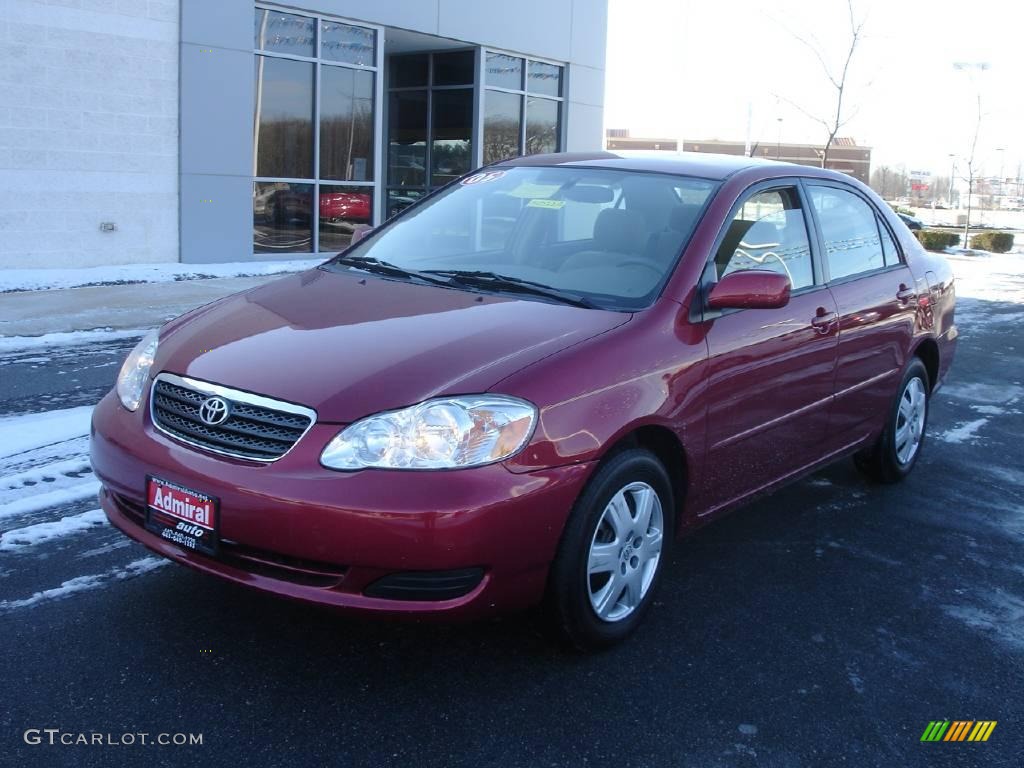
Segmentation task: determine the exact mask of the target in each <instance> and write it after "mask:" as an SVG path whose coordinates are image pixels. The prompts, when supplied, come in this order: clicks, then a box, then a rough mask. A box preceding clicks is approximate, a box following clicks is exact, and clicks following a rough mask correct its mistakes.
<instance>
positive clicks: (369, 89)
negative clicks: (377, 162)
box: [320, 65, 374, 181]
mask: <svg viewBox="0 0 1024 768" xmlns="http://www.w3.org/2000/svg"><path fill="white" fill-rule="evenodd" d="M373 78H374V73H373V72H366V71H363V70H358V69H349V68H347V67H332V66H329V65H321V69H320V178H322V179H336V180H338V181H372V180H373Z"/></svg>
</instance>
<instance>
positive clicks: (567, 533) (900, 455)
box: [91, 152, 957, 704]
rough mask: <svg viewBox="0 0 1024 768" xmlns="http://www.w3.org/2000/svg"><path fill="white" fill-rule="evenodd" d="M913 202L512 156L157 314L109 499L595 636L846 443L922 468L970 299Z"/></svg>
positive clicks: (196, 546)
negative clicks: (677, 544) (692, 545)
mask: <svg viewBox="0 0 1024 768" xmlns="http://www.w3.org/2000/svg"><path fill="white" fill-rule="evenodd" d="M278 200H279V202H280V203H281V208H280V209H279V210H280V211H281V215H285V214H286V213H287V214H288V215H293V214H292V213H290V212H291V211H292V210H293V209H294V210H299V209H300V208H303V206H305V210H308V198H307V199H306V201H305V202H303V201H302V200H301V198H286V197H284V196H279V198H278ZM267 202H270V201H269V200H268V201H267ZM285 203H288V206H287V208H286V207H285ZM300 203H301V205H300ZM275 204H277V203H275ZM368 204H369V201H368V200H364V199H362V198H360V196H359V194H357V193H352V194H351V195H347V194H339V195H337V196H334V197H331V198H330V199H329V200H328V202H327V203H326V204H325V205H326V213H328V214H331V215H334V214H335V213H337V215H346V216H350V217H359V216H362V217H365V216H366V215H368ZM272 212H273V213H274V215H277V211H275V210H274V209H273V208H272ZM294 215H297V214H294ZM896 221H897V218H896V216H895V215H894V212H893V211H892V210H891V209H890V208H889V206H887V205H886V204H885V203H883V202H882V201H881V200H880V199H879V198H878V196H877V195H875V194H874V193H873V192H872V191H871V190H870V189H868V188H867V187H865V186H864V185H863V184H860V183H859V182H857V181H855V180H853V179H851V178H850V177H848V176H846V175H844V174H840V173H836V172H833V171H828V170H824V169H821V168H810V167H804V166H798V165H788V164H785V163H774V162H762V161H758V160H753V159H750V158H746V157H735V158H728V157H718V156H715V155H701V154H683V155H674V154H670V153H659V152H654V153H651V154H649V155H633V154H629V155H619V154H616V153H612V152H597V153H593V154H582V153H577V154H567V155H535V156H531V157H526V158H520V159H517V160H511V161H508V162H503V163H500V164H497V165H491V166H488V167H487V168H486V169H484V170H482V171H480V172H477V173H474V174H468V175H466V176H463V177H461V178H460V179H458V180H457V181H456V182H455V183H453V184H451V185H449V186H448V187H446V188H444V189H443V190H440V191H438V192H437V193H435V194H434V195H432V196H431V197H430V198H428V199H426V200H424V201H422V202H420V203H419V204H417V205H415V206H413V207H411V208H408V209H407V210H405V211H404V212H402V213H399V214H398V215H397V216H395V217H394V218H392V219H391V220H389V221H388V222H387V223H385V224H383V225H382V226H380V227H379V228H377V229H376V230H373V231H372V232H370V233H369V234H368V235H366V236H365V237H362V238H358V239H353V244H352V245H351V246H350V247H349V248H348V249H347V250H346V251H344V252H343V253H341V254H339V255H338V256H336V257H335V258H333V259H331V260H329V261H327V262H326V263H324V264H322V265H320V266H319V267H317V268H315V269H312V270H310V271H308V272H305V273H303V274H299V275H293V276H290V277H287V278H284V279H282V280H279V281H277V282H274V283H269V284H266V285H263V286H260V287H259V288H255V289H252V290H249V291H246V292H244V293H241V294H237V295H235V296H230V297H227V298H224V299H221V300H220V301H217V302H214V303H212V304H207V305H206V306H204V307H201V308H199V309H195V310H192V311H191V312H189V313H188V314H186V315H184V316H182V317H180V318H178V319H176V320H173V321H171V322H170V323H168V324H167V325H165V326H164V327H163V328H161V329H159V330H155V331H153V332H152V333H150V334H149V335H147V336H146V337H145V338H144V339H143V340H142V341H141V342H140V343H139V345H138V346H137V347H136V349H135V350H134V351H133V352H132V353H131V354H130V355H129V356H128V358H127V360H126V361H125V363H124V366H123V368H122V369H121V373H120V375H119V376H118V380H117V385H116V387H115V389H114V391H113V392H111V393H110V394H108V395H107V396H106V397H105V398H104V399H103V401H102V402H101V403H100V404H99V405H98V406H97V407H96V410H95V412H94V415H93V436H92V441H91V450H92V466H93V468H94V470H95V472H96V475H97V476H98V477H99V479H100V481H101V482H102V484H103V489H102V491H101V492H100V500H101V504H102V506H103V509H104V510H105V511H106V514H107V516H108V517H109V519H110V521H111V522H112V523H113V525H115V526H116V527H117V528H119V529H120V530H122V531H123V532H124V533H125V534H127V535H128V536H130V537H131V538H133V539H136V540H137V541H140V542H141V543H143V544H144V545H145V546H147V547H149V548H150V549H151V550H153V551H154V552H156V553H158V554H160V555H163V556H164V557H167V558H170V559H171V560H174V561H177V562H179V563H182V564H184V565H188V566H191V567H192V568H195V569H197V570H199V571H202V572H204V573H207V574H210V575H211V576H217V577H220V578H222V579H226V580H228V581H232V582H235V583H237V584H243V585H246V586H248V587H251V588H255V589H258V590H262V591H263V592H265V593H269V594H274V595H279V596H285V597H292V598H297V599H302V600H305V601H308V602H311V603H319V604H322V605H328V606H333V607H335V608H339V609H345V610H349V611H356V612H361V613H364V614H374V615H389V614H399V615H404V616H413V617H424V616H428V615H432V616H436V617H441V618H455V617H470V616H482V615H490V614H492V613H496V612H500V611H505V612H507V611H514V610H517V609H522V608H525V607H528V606H530V605H533V604H536V603H541V602H543V603H544V604H545V606H546V608H547V611H546V615H547V617H548V620H549V621H550V622H551V623H552V625H553V627H554V628H555V629H557V630H558V631H559V632H560V633H561V634H562V635H563V636H564V637H565V638H566V639H567V640H568V641H569V642H570V643H571V644H572V645H574V646H576V647H579V648H599V647H604V646H608V645H611V644H613V643H615V642H617V641H619V640H622V639H623V638H625V637H626V636H627V635H628V634H629V633H630V632H631V631H632V630H633V629H634V628H635V627H636V626H637V625H638V624H639V623H640V622H641V620H642V619H643V617H644V615H645V613H646V612H647V611H648V610H649V609H650V608H651V607H652V606H653V605H654V604H655V603H654V594H655V591H656V589H657V586H658V583H659V581H660V580H661V577H662V575H663V572H664V571H665V565H666V562H667V561H668V557H667V555H668V553H669V550H670V549H671V547H672V544H673V541H674V540H675V538H676V536H677V535H679V534H682V533H683V532H685V531H688V530H693V529H695V528H697V527H699V526H701V525H703V524H705V523H707V522H708V521H710V520H712V519H714V518H716V517H719V516H720V515H722V514H723V513H725V512H726V511H728V510H730V509H732V508H734V507H736V506H738V505H739V504H741V503H743V502H745V501H748V500H750V499H752V498H754V497H755V496H758V495H759V494H762V493H764V492H767V491H770V490H773V489H775V488H778V487H780V486H782V485H783V484H785V483H788V482H791V481H793V480H794V479H795V478H798V477H800V476H802V475H805V474H807V473H809V472H812V471H814V470H816V469H817V468H819V467H821V466H823V465H825V464H827V463H829V462H832V461H834V460H836V459H838V458H840V457H843V456H851V455H852V456H854V458H855V461H856V463H857V466H858V467H860V469H861V470H863V471H864V472H865V473H867V474H868V475H870V476H871V477H874V478H876V479H877V480H880V481H883V482H895V481H898V480H901V479H903V478H904V477H906V476H907V475H908V474H909V473H910V472H911V470H912V469H913V468H914V465H915V462H916V461H917V459H918V457H919V455H920V454H921V449H922V446H923V445H924V441H925V430H926V426H927V418H928V407H929V400H930V397H931V395H932V393H933V392H934V391H935V390H936V388H938V387H939V386H940V384H941V383H942V381H943V379H944V376H945V374H946V372H947V371H948V370H949V367H950V364H951V362H952V360H953V355H954V349H955V346H956V338H957V329H956V325H955V322H954V300H955V299H954V292H953V276H952V272H951V270H950V267H949V265H948V264H947V263H946V261H945V259H944V258H943V257H942V256H940V255H938V254H932V253H928V252H926V251H925V250H924V249H923V248H922V247H921V244H920V243H918V242H917V240H916V239H915V238H914V237H913V236H911V235H910V233H909V232H907V230H906V228H905V227H903V226H902V225H897V224H896ZM931 490H933V489H929V487H928V486H927V485H926V484H925V483H922V484H921V485H920V486H919V487H917V488H915V489H912V490H908V491H907V492H906V493H905V494H904V495H905V497H906V498H907V499H908V500H910V501H908V503H912V504H917V505H919V506H924V507H927V505H928V504H930V503H932V501H933V495H932V496H930V495H929V493H930V491H931ZM779 524H781V523H779ZM773 577H777V574H773ZM780 578H781V577H780ZM820 578H825V577H824V576H823V575H822V576H820ZM676 581H677V582H678V581H679V580H676ZM793 583H794V585H796V584H798V583H799V578H798V575H797V574H796V573H794V582H793ZM193 588H195V589H199V588H200V585H199V582H194V583H193V582H191V581H189V582H187V583H186V582H181V583H178V584H176V585H175V589H177V590H178V591H180V590H181V589H186V590H188V589H193ZM172 591H174V590H172V589H170V588H168V589H161V590H158V591H156V592H154V593H152V594H151V595H149V596H148V599H150V600H162V599H165V598H166V597H167V596H168V594H170V593H171V592H172ZM218 594H220V593H218ZM228 597H229V598H230V596H228ZM674 597H675V598H676V599H679V600H688V599H689V600H693V601H694V608H695V609H699V604H700V597H701V596H700V595H696V596H695V595H692V594H679V595H675V596H674ZM666 599H667V598H666ZM175 605H177V603H175ZM755 618H756V617H755ZM720 639H722V638H720ZM623 696H624V697H625V699H624V700H625V701H626V702H627V704H628V701H629V700H630V699H629V696H630V694H629V692H628V690H627V691H624V692H623Z"/></svg>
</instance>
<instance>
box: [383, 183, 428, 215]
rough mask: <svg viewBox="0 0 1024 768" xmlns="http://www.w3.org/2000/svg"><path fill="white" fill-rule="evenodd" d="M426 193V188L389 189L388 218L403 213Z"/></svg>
mask: <svg viewBox="0 0 1024 768" xmlns="http://www.w3.org/2000/svg"><path fill="white" fill-rule="evenodd" d="M425 194H427V191H426V190H425V189H389V190H388V213H387V218H389V219H390V218H391V217H392V216H394V215H396V214H399V213H401V212H402V211H404V210H405V209H406V208H408V207H409V206H410V205H412V204H413V203H415V202H416V201H417V200H419V199H420V198H421V197H423V196H424V195H425Z"/></svg>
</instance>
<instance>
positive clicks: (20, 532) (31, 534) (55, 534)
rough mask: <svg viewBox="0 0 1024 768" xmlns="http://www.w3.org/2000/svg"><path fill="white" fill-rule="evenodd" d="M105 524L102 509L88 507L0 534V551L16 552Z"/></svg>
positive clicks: (105, 518) (105, 517)
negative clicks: (71, 513) (88, 508)
mask: <svg viewBox="0 0 1024 768" xmlns="http://www.w3.org/2000/svg"><path fill="white" fill-rule="evenodd" d="M106 524H107V516H106V514H105V513H104V512H103V510H102V509H90V510H89V511H88V512H82V513H81V514H78V515H68V516H67V517H62V518H61V519H60V520H55V521H53V522H48V523H36V524H35V525H27V526H25V527H24V528H15V529H13V530H10V531H6V532H4V533H2V534H0V552H17V551H18V550H24V549H26V548H28V547H33V546H35V545H37V544H43V543H45V542H48V541H53V540H54V539H61V538H64V537H65V536H72V535H74V534H76V533H81V532H82V531H87V530H89V529H90V528H95V527H96V526H98V525H100V526H101V525H106Z"/></svg>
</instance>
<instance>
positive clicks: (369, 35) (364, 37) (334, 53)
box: [320, 21, 377, 67]
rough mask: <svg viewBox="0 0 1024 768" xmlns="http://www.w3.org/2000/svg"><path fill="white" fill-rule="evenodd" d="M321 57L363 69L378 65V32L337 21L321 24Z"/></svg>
mask: <svg viewBox="0 0 1024 768" xmlns="http://www.w3.org/2000/svg"><path fill="white" fill-rule="evenodd" d="M320 50H321V53H320V55H321V57H322V58H325V59H327V60H329V61H344V62H345V63H346V64H358V65H359V66H362V67H373V66H376V65H377V55H376V50H377V49H376V32H375V31H374V30H372V29H367V28H366V27H353V26H352V25H351V24H340V23H339V22H336V21H324V22H321V23H320Z"/></svg>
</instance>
